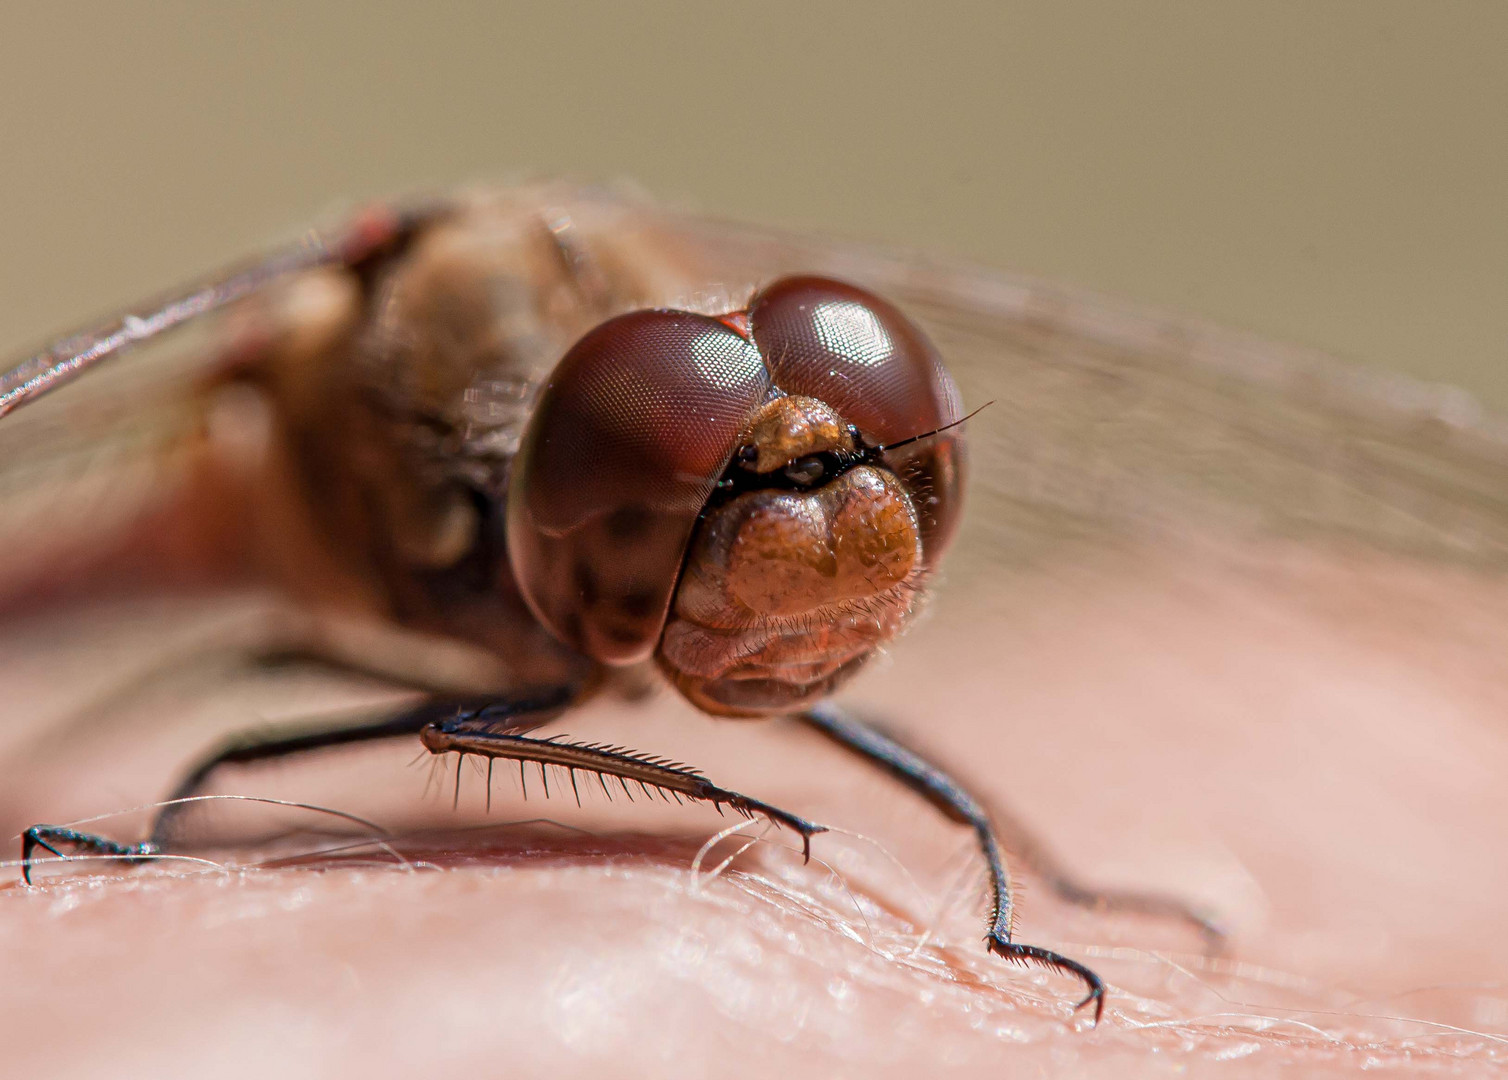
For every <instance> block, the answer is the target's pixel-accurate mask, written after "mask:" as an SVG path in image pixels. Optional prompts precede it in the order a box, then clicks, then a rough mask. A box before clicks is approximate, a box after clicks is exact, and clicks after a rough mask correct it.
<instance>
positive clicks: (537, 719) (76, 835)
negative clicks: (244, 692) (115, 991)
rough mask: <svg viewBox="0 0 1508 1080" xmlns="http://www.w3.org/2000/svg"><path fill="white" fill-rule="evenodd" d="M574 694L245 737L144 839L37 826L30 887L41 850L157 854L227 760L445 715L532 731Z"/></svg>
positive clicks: (404, 729)
mask: <svg viewBox="0 0 1508 1080" xmlns="http://www.w3.org/2000/svg"><path fill="white" fill-rule="evenodd" d="M577 696H578V691H577V689H576V688H575V687H569V686H563V687H558V688H555V689H551V690H546V691H542V692H540V693H537V694H532V695H529V696H525V697H519V698H515V699H511V700H501V701H500V700H498V699H497V698H496V697H489V698H486V699H473V700H466V701H457V700H455V699H450V700H436V701H426V702H424V703H423V704H421V705H418V706H416V707H414V708H412V709H409V710H407V711H405V712H402V713H399V714H398V715H396V716H391V717H387V718H385V719H382V720H377V721H367V722H364V723H358V724H347V725H343V726H340V727H321V728H313V729H303V730H297V731H286V730H285V731H280V732H256V733H252V734H248V735H242V736H239V737H237V738H234V739H231V740H230V741H229V742H227V743H225V744H223V745H222V746H220V747H219V748H217V749H216V750H214V751H212V752H211V753H209V754H207V755H205V756H204V758H202V759H201V760H200V761H199V763H198V764H197V765H195V766H194V767H193V768H191V769H190V770H189V771H188V772H187V773H185V774H184V776H183V779H181V780H180V781H179V782H178V784H177V785H176V786H175V787H174V788H173V791H172V794H170V795H169V796H168V799H169V800H170V801H169V802H168V804H167V805H166V806H164V807H163V808H162V809H161V810H159V811H158V813H157V817H156V820H154V821H153V823H152V829H151V832H150V834H149V835H148V837H147V839H146V840H145V841H143V842H142V843H139V844H121V843H119V842H117V841H115V840H110V839H108V838H106V837H103V836H95V835H93V834H91V833H84V832H79V831H78V830H76V829H71V828H68V827H66V826H61V825H33V826H32V827H31V828H29V829H27V830H26V832H25V833H24V834H23V836H22V838H21V876H22V877H23V878H24V879H25V880H26V882H27V883H28V884H30V883H31V857H32V853H33V852H34V851H35V850H36V849H37V848H42V849H43V850H45V851H50V852H52V853H53V854H54V855H57V856H58V857H59V858H66V857H67V854H69V853H83V854H90V855H114V856H118V857H119V858H122V859H125V860H128V861H129V860H136V859H141V858H146V857H150V856H152V855H155V854H157V853H159V852H160V851H162V849H163V846H164V844H165V843H166V842H167V841H168V839H169V838H170V837H171V834H172V826H173V824H174V822H175V821H176V820H177V819H178V815H179V814H181V813H182V812H183V810H184V808H185V806H186V805H187V804H185V803H182V802H173V801H171V800H178V799H188V798H191V797H192V796H194V795H196V794H198V793H199V792H200V791H201V790H202V789H203V788H204V785H205V782H206V781H207V780H208V779H209V778H210V776H211V775H212V774H213V773H214V772H215V771H216V770H217V769H219V768H220V766H222V765H244V764H249V763H251V762H257V761H270V760H274V759H277V758H283V757H288V756H290V755H293V754H300V753H304V752H305V751H309V750H323V749H327V748H329V747H334V746H347V745H350V744H353V743H365V742H373V741H375V740H378V739H390V738H396V737H399V736H404V735H416V734H418V733H419V732H420V731H422V730H424V728H425V727H426V726H428V725H430V724H432V723H434V722H436V721H438V720H441V719H445V718H452V719H454V718H465V720H466V722H467V723H469V724H471V725H472V726H474V727H476V728H477V729H479V730H494V731H511V732H520V731H529V730H532V729H533V728H536V727H539V726H540V725H541V724H544V723H548V722H549V721H550V720H552V719H553V718H554V717H555V716H557V715H558V714H559V713H560V712H561V710H563V709H564V708H565V707H566V706H568V705H569V704H570V703H571V702H572V701H574V700H575V699H576V697H577ZM60 845H64V846H66V847H67V848H68V849H69V850H68V852H66V853H65V852H64V851H62V850H60V849H59V846H60Z"/></svg>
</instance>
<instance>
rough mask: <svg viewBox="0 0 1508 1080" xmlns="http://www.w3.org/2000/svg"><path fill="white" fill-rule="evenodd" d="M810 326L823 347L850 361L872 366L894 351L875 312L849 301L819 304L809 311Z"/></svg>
mask: <svg viewBox="0 0 1508 1080" xmlns="http://www.w3.org/2000/svg"><path fill="white" fill-rule="evenodd" d="M812 327H813V329H814V330H815V331H816V334H817V339H818V340H819V341H821V342H822V344H823V345H824V346H825V347H826V348H828V349H830V350H831V351H833V352H835V353H838V354H840V355H841V356H843V357H844V358H845V359H847V360H848V361H850V362H851V363H855V364H863V365H864V366H865V367H873V366H874V365H876V364H879V363H882V362H884V361H885V360H886V359H887V358H888V357H889V356H890V355H891V354H892V353H893V352H894V346H893V345H892V344H891V341H890V335H889V334H887V333H886V332H885V328H884V327H883V326H882V325H880V320H879V319H878V318H876V317H875V314H874V312H873V311H871V310H870V309H869V308H867V307H865V306H864V305H863V304H858V303H854V302H853V301H851V300H832V301H829V302H827V303H823V304H818V305H817V307H816V310H814V311H813V312H812Z"/></svg>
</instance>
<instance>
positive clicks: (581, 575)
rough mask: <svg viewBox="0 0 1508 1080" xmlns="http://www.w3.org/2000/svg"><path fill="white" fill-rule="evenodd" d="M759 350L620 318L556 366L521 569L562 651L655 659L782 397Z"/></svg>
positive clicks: (541, 408)
mask: <svg viewBox="0 0 1508 1080" xmlns="http://www.w3.org/2000/svg"><path fill="white" fill-rule="evenodd" d="M769 387H770V373H769V371H768V370H767V368H766V367H765V364H764V361H763V360H762V359H761V357H760V354H759V350H758V349H757V348H756V347H755V345H754V344H753V343H752V342H751V341H749V340H748V339H746V338H745V337H743V336H741V335H740V334H738V333H736V332H735V331H734V330H733V329H731V328H730V327H729V326H728V325H727V324H726V323H724V322H722V321H720V320H718V319H714V318H709V317H707V316H703V315H695V314H690V313H687V312H677V311H640V312H635V313H633V314H631V315H624V316H620V317H619V318H616V319H612V320H609V321H608V322H606V323H603V324H602V325H601V326H599V327H597V328H596V329H595V330H592V331H591V332H590V333H588V334H587V335H586V336H585V337H584V338H582V339H581V341H579V342H578V343H577V344H576V345H575V346H574V347H573V348H572V349H571V350H570V352H568V353H567V354H566V355H565V357H564V358H563V359H562V360H561V361H560V363H559V364H558V365H557V366H556V368H555V370H554V372H553V373H552V374H551V376H550V381H549V383H548V384H547V385H546V387H545V389H544V391H543V392H542V394H541V395H540V399H539V402H538V404H537V405H536V407H535V409H534V412H533V414H532V415H531V417H530V420H529V425H528V427H527V429H526V431H525V433H524V437H523V440H522V443H521V444H520V447H519V452H518V456H517V457H516V458H515V459H514V463H513V473H512V479H511V481H510V483H509V491H508V507H507V538H508V540H507V542H508V558H509V562H510V564H511V566H512V569H513V573H514V577H515V579H516V580H517V582H518V584H519V588H520V590H521V591H522V592H523V595H524V597H525V599H526V600H527V601H528V603H529V606H530V607H531V608H532V609H533V611H534V613H535V614H536V615H537V616H538V617H539V619H540V621H541V622H542V623H543V624H544V625H545V626H546V627H547V628H548V629H549V630H550V631H551V632H552V633H553V634H554V635H555V636H556V637H558V638H559V639H560V640H562V641H564V642H565V643H567V644H568V645H571V646H572V647H574V648H576V649H578V650H580V651H581V652H583V653H585V654H586V655H588V656H591V657H593V658H594V659H597V660H600V661H602V662H604V663H609V664H624V663H632V662H634V661H637V660H642V659H645V658H647V657H648V656H650V655H651V654H652V653H653V652H654V647H655V643H656V642H657V640H658V639H659V636H660V631H661V629H662V627H663V626H664V623H665V618H666V611H667V609H668V608H669V605H670V599H671V595H672V593H673V592H674V590H675V585H676V578H677V576H678V575H679V573H680V568H681V561H682V558H683V557H684V554H685V551H686V548H687V545H688V543H689V541H690V538H691V533H692V530H693V529H694V528H695V526H696V521H697V517H698V515H699V514H700V513H701V511H702V507H703V505H704V504H705V503H706V501H707V498H708V496H709V495H710V494H711V493H712V489H713V488H714V486H715V485H716V483H717V480H718V478H719V476H721V475H722V472H723V470H724V469H725V468H726V467H727V464H728V462H729V460H730V459H731V458H732V455H733V453H734V451H735V450H736V449H737V447H738V442H739V436H740V434H741V433H742V431H743V429H744V427H745V426H746V424H747V422H748V419H749V416H750V414H751V413H752V412H753V410H754V409H755V408H756V407H757V406H758V405H759V403H760V402H762V401H763V400H764V398H765V396H766V394H767V393H768V391H769Z"/></svg>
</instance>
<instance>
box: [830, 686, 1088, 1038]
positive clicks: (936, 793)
mask: <svg viewBox="0 0 1508 1080" xmlns="http://www.w3.org/2000/svg"><path fill="white" fill-rule="evenodd" d="M800 719H801V720H802V721H803V722H805V723H806V724H809V725H810V726H811V727H813V728H815V729H816V730H818V731H820V732H821V733H822V734H823V735H825V736H827V737H828V738H829V739H831V740H833V741H834V742H836V743H837V744H838V745H839V746H842V747H843V748H844V749H846V750H850V751H852V752H853V753H855V754H858V755H859V756H860V757H862V758H864V759H865V760H866V761H869V762H871V763H873V764H875V765H878V766H880V767H881V768H882V769H884V770H885V771H887V772H889V773H890V774H891V775H892V776H894V777H896V778H897V779H898V780H900V781H901V783H903V784H905V785H906V786H907V787H909V788H911V790H913V791H915V792H916V793H917V794H919V795H921V796H922V797H923V798H925V799H926V800H927V801H928V802H930V803H932V805H933V806H935V807H937V808H938V809H939V810H941V811H942V812H943V814H945V815H946V816H947V817H949V818H951V819H952V820H954V821H956V822H959V823H960V824H963V825H968V826H969V827H970V828H971V829H973V830H974V835H975V836H976V837H977V838H978V841H979V848H980V851H981V852H982V853H983V854H984V861H985V864H986V865H987V866H988V867H989V872H990V888H991V897H992V910H991V913H990V925H989V930H988V931H987V932H986V934H985V942H986V945H987V947H988V948H989V950H990V951H991V952H993V953H995V954H997V955H999V956H1003V957H1005V958H1006V959H1007V960H1014V961H1017V962H1020V963H1034V964H1040V965H1042V966H1043V967H1047V968H1052V969H1054V970H1057V971H1061V972H1064V973H1066V974H1069V975H1074V976H1076V977H1077V978H1079V979H1080V980H1082V981H1083V983H1084V986H1085V987H1086V989H1087V990H1088V993H1087V994H1086V995H1085V996H1084V999H1083V1000H1082V1001H1080V1002H1079V1003H1078V1004H1077V1005H1075V1006H1074V1008H1075V1009H1076V1010H1077V1009H1082V1008H1083V1007H1084V1006H1086V1005H1089V1004H1091V1003H1092V1004H1093V1005H1094V1022H1095V1024H1098V1023H1099V1022H1100V1017H1101V1015H1102V1014H1103V1013H1104V1011H1105V984H1104V982H1103V981H1102V980H1101V979H1100V977H1099V976H1098V975H1096V974H1095V973H1094V972H1093V971H1091V970H1090V969H1089V968H1087V967H1085V966H1084V965H1083V964H1081V963H1079V962H1078V961H1077V960H1073V959H1070V958H1069V957H1066V956H1062V955H1060V954H1059V953H1055V952H1053V951H1051V950H1050V949H1043V948H1039V947H1038V946H1035V945H1023V944H1021V943H1019V942H1016V941H1014V940H1012V922H1013V916H1014V913H1015V908H1014V904H1013V902H1012V899H1011V877H1010V870H1009V868H1008V867H1007V865H1006V861H1005V855H1004V853H1003V852H1002V851H1001V848H1000V841H999V838H998V837H997V835H996V831H995V826H994V824H993V823H992V822H991V820H990V815H989V812H988V811H987V810H986V809H985V808H984V806H983V805H982V804H981V803H980V802H979V800H978V799H976V798H974V796H972V795H970V794H969V793H968V791H966V790H965V789H964V788H963V786H962V785H960V784H959V783H958V781H956V780H954V779H953V778H952V777H951V776H949V775H948V774H947V773H946V772H944V771H943V770H942V769H940V768H939V767H938V766H936V765H934V764H933V763H932V762H930V761H928V760H927V759H926V758H924V757H922V756H921V755H920V754H918V753H916V752H915V751H914V750H911V749H910V748H908V747H906V746H904V745H902V744H901V743H899V742H897V741H896V740H895V739H894V738H892V737H891V736H889V735H887V734H886V733H884V732H883V731H880V730H879V729H878V728H876V727H874V726H872V725H870V724H866V723H864V722H863V721H861V720H856V719H854V718H852V717H850V716H848V715H846V714H845V713H843V712H842V711H841V710H839V709H837V708H834V707H833V706H831V705H819V706H817V707H815V708H813V709H809V710H808V711H806V712H805V713H802V714H801V716H800Z"/></svg>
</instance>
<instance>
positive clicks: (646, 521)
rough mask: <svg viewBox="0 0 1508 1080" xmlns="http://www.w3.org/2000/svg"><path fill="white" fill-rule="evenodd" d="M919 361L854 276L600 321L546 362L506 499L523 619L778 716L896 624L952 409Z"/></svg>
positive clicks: (936, 500)
mask: <svg viewBox="0 0 1508 1080" xmlns="http://www.w3.org/2000/svg"><path fill="white" fill-rule="evenodd" d="M959 416H960V412H959V407H958V393H957V390H956V389H955V388H954V386H953V382H952V380H951V379H950V378H949V377H948V375H947V373H946V371H945V370H944V369H943V367H942V365H941V363H940V362H939V360H938V358H937V354H936V352H935V350H933V349H932V347H931V345H930V344H929V343H928V342H927V341H926V339H925V338H924V337H923V336H922V334H921V332H920V331H919V330H917V329H916V328H915V327H914V326H913V325H912V324H911V323H910V322H909V321H908V320H907V319H906V318H905V316H903V315H902V314H901V313H900V312H899V311H897V310H896V309H895V308H893V307H891V306H890V305H889V304H886V303H885V302H884V301H882V300H880V299H879V298H878V297H876V296H873V295H871V294H869V293H867V292H864V291H863V290H861V289H857V288H855V287H853V286H850V285H845V284H842V283H840V282H836V281H831V280H827V279H822V278H787V279H783V280H780V281H778V282H775V283H773V284H772V285H770V286H769V287H767V288H765V289H764V290H762V291H761V292H760V293H759V294H758V295H756V296H755V297H754V299H753V300H752V301H751V302H750V303H749V305H748V307H747V308H746V309H743V310H739V311H735V312H731V313H726V314H724V315H722V316H720V317H714V316H707V315H698V314H694V313H690V312H677V311H663V310H662V311H649V312H639V313H635V314H631V315H625V316H621V317H619V318H617V319H614V320H612V321H610V322H608V323H605V324H604V325H602V326H600V327H598V328H597V329H595V330H593V331H592V332H591V333H589V334H588V335H587V336H586V337H585V338H583V339H582V341H581V342H580V343H578V344H577V345H576V346H575V347H574V348H573V349H572V350H571V351H570V352H569V353H568V354H567V355H566V357H565V358H564V360H562V361H561V363H560V365H559V366H558V367H557V368H556V369H555V371H554V373H553V374H552V376H551V378H550V382H549V385H548V386H547V387H546V389H545V392H544V394H543V396H542V398H541V400H540V402H539V405H538V406H537V408H536V409H535V411H534V414H533V416H532V418H531V420H530V422H529V425H528V429H527V432H526V433H525V435H524V440H523V445H522V447H521V449H520V453H519V456H518V459H517V461H516V463H515V466H514V469H513V479H512V482H511V484H510V488H509V494H508V518H507V521H508V528H507V537H508V555H509V559H510V563H511V567H512V570H513V573H514V574H515V576H516V579H517V581H518V584H519V586H520V588H521V589H522V592H523V595H524V597H525V598H526V599H527V601H528V603H529V606H530V608H531V609H532V610H533V611H534V612H535V613H536V615H537V616H538V617H539V618H540V620H541V621H542V622H543V623H544V625H545V626H546V627H548V628H549V629H550V631H551V632H552V633H553V634H555V635H556V636H557V637H558V638H560V639H561V640H562V641H564V642H565V643H567V644H569V645H571V646H572V647H573V648H576V649H578V650H580V651H582V652H584V653H586V654H587V655H589V656H591V657H592V658H594V659H596V660H599V661H601V662H603V663H608V664H625V663H633V662H635V661H638V660H642V659H644V658H646V657H648V656H650V655H654V656H655V658H656V659H657V660H658V662H659V664H660V666H661V668H662V669H663V670H664V671H665V672H666V673H667V674H668V675H669V676H670V678H671V681H672V682H673V683H674V684H675V685H676V686H677V687H679V688H680V689H681V691H682V692H683V693H685V694H686V696H687V697H688V698H690V699H691V701H692V702H693V703H695V704H696V705H698V706H700V707H701V708H703V709H705V710H706V711H709V712H713V713H717V714H723V715H766V714H772V713H783V712H789V711H790V710H791V709H793V708H799V707H801V706H803V705H806V704H809V703H811V702H812V701H814V700H816V699H818V698H820V697H822V696H824V695H825V694H826V693H828V692H829V691H831V690H832V689H833V688H835V687H836V686H837V685H838V684H839V683H840V682H841V681H842V680H843V679H844V678H845V677H847V676H848V675H849V674H851V673H852V672H853V671H855V670H857V669H858V667H859V666H860V665H861V664H862V663H863V662H864V660H865V658H866V657H868V656H869V655H870V653H871V652H872V651H873V650H874V648H875V647H876V646H878V645H880V644H882V643H883V642H885V641H887V640H888V639H890V638H891V637H893V636H894V635H895V634H896V633H897V631H898V630H899V629H900V627H901V625H902V624H903V623H904V621H905V619H906V617H907V615H908V614H909V613H910V612H911V610H912V607H913V603H914V600H915V598H916V595H917V593H918V591H919V589H920V587H921V582H922V581H923V580H924V578H925V576H926V573H927V570H928V569H929V567H930V566H932V565H934V564H935V562H936V560H937V558H938V556H939V555H940V554H941V552H942V550H943V548H944V547H945V546H946V543H947V540H948V538H949V536H950V535H951V532H952V528H953V523H954V520H955V518H956V515H957V513H958V508H959V502H960V496H961V490H960V485H961V479H962V478H961V475H960V474H961V467H962V448H961V443H960V439H959V436H958V433H957V431H956V430H948V431H944V432H941V433H938V434H936V435H933V436H931V437H930V438H929V439H927V440H925V444H924V445H923V444H922V443H913V444H911V445H909V446H908V447H907V448H904V452H903V451H902V450H897V451H895V452H894V454H893V455H892V456H890V457H887V456H886V453H885V450H884V447H885V446H886V444H890V443H898V442H900V441H902V440H903V439H910V438H912V437H914V436H917V435H925V434H927V433H930V432H934V431H936V430H937V429H938V428H941V427H944V426H946V425H948V424H951V423H953V422H954V421H956V420H957V419H959Z"/></svg>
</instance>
